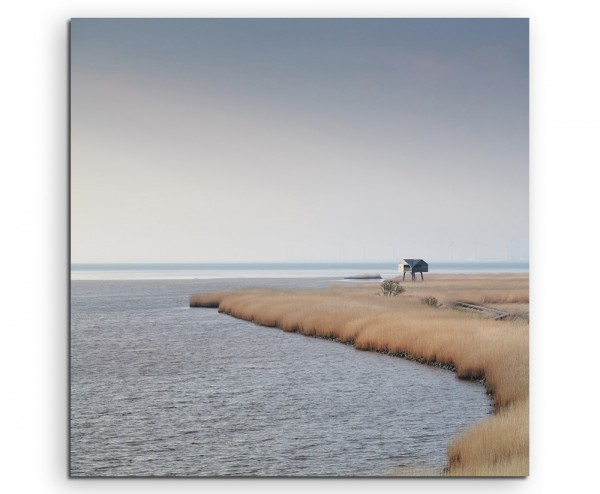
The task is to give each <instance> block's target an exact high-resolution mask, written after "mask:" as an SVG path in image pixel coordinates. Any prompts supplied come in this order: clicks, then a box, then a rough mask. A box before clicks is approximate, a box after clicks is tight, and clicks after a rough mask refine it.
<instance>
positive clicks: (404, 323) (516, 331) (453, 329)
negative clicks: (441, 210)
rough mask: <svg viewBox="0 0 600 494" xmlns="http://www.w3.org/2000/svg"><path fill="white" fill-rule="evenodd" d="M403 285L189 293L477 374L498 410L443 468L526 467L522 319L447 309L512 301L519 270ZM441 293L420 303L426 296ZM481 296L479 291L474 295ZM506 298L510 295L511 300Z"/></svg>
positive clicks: (518, 296) (518, 290)
mask: <svg viewBox="0 0 600 494" xmlns="http://www.w3.org/2000/svg"><path fill="white" fill-rule="evenodd" d="M403 286H404V287H405V288H406V291H405V293H402V294H399V295H398V296H396V297H386V296H383V295H381V291H380V284H379V283H374V284H366V285H360V286H356V287H334V288H329V289H326V290H310V291H283V290H243V291H238V292H230V293H213V294H203V295H193V296H192V297H190V305H192V306H196V307H216V306H218V308H219V311H220V312H224V313H227V314H230V315H232V316H234V317H238V318H241V319H245V320H248V321H253V322H255V323H257V324H260V325H263V326H273V327H278V328H281V329H283V330H285V331H294V332H299V333H302V334H305V335H309V336H317V337H323V338H333V339H337V340H339V341H342V342H346V343H352V344H353V345H354V346H355V347H356V348H357V349H361V350H371V351H378V352H385V353H389V354H394V355H399V356H403V357H406V358H410V359H414V360H418V361H420V362H424V363H430V364H436V365H442V366H446V367H448V368H451V369H454V370H456V372H457V375H458V377H459V378H462V379H484V380H485V383H486V386H487V389H488V391H489V393H490V395H491V396H492V398H493V400H494V405H495V410H496V414H495V415H494V416H493V417H492V418H491V419H489V420H486V421H484V422H482V423H480V424H477V425H475V426H474V427H473V428H471V429H470V430H469V431H467V433H466V434H464V435H463V436H461V437H459V438H456V439H455V440H454V441H453V442H452V444H451V445H450V447H449V452H448V454H449V462H448V474H449V475H483V476H495V475H509V476H525V475H528V396H529V334H528V333H529V326H528V323H527V321H526V320H523V319H514V320H509V321H493V320H487V319H484V318H483V317H482V316H480V315H474V314H470V313H466V312H464V311H458V310H454V309H453V308H452V307H451V305H450V302H452V301H453V300H461V301H468V302H470V303H477V302H479V303H483V301H486V302H485V303H486V304H488V305H493V304H494V303H502V304H504V305H503V307H504V309H503V310H506V306H507V304H510V303H514V304H515V305H518V306H519V307H522V305H523V300H525V299H526V300H528V278H527V275H521V276H506V275H504V276H502V275H498V276H490V275H480V276H471V277H464V276H463V277H448V276H438V277H433V276H430V277H429V279H428V280H427V282H425V283H423V282H408V283H404V284H403ZM428 297H429V298H435V299H437V300H438V301H442V302H441V303H439V302H438V303H437V304H431V305H427V304H423V303H422V300H423V299H424V298H428ZM481 297H483V298H481ZM511 301H514V302H511Z"/></svg>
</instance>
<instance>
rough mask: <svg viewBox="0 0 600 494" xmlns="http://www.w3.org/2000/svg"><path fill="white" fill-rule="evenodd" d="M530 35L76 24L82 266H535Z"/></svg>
mask: <svg viewBox="0 0 600 494" xmlns="http://www.w3.org/2000/svg"><path fill="white" fill-rule="evenodd" d="M528 52H529V47H528V21H527V19H487V20H483V19H479V20H477V19H472V20H460V19H438V20H432V19H429V20H426V19H423V20H419V19H412V20H408V19H407V20H402V19H362V20H361V19H306V20H299V19H294V20H277V19H273V20H260V19H257V20H251V19H237V20H236V19H233V20H208V19H204V20H200V19H185V20H184V19H182V20H176V19H171V20H164V19H163V20H158V19H155V20H125V19H123V20H110V19H106V20H100V19H76V20H73V21H72V22H71V256H72V261H73V262H136V261H137V262H210V261H278V262H280V261H318V260H321V261H328V260H331V261H353V260H356V261H396V260H398V259H401V258H403V257H422V258H425V259H428V260H463V259H474V258H495V259H506V258H507V257H509V256H514V257H524V256H528V250H529V243H528V235H529V233H528V230H529V220H528V202H529V196H528V189H529V183H528V176H529V169H528V154H529V145H528V119H529V114H528V107H529V101H528V97H529V95H528V92H529V77H528V65H529V56H528Z"/></svg>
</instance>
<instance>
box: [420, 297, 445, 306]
mask: <svg viewBox="0 0 600 494" xmlns="http://www.w3.org/2000/svg"><path fill="white" fill-rule="evenodd" d="M421 302H423V303H424V304H425V305H431V306H432V307H439V306H440V305H442V304H440V303H439V301H438V299H437V298H435V297H423V298H422V299H421Z"/></svg>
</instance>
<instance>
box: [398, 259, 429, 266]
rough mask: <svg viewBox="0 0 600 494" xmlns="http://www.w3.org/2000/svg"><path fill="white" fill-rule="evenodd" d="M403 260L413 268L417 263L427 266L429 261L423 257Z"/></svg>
mask: <svg viewBox="0 0 600 494" xmlns="http://www.w3.org/2000/svg"><path fill="white" fill-rule="evenodd" d="M402 262H403V263H405V264H408V265H409V266H410V267H411V268H414V267H415V266H417V265H419V264H420V265H422V266H427V263H426V262H425V261H424V260H423V259H402Z"/></svg>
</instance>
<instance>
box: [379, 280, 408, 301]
mask: <svg viewBox="0 0 600 494" xmlns="http://www.w3.org/2000/svg"><path fill="white" fill-rule="evenodd" d="M403 291H404V287H403V286H401V285H400V282H399V281H395V280H386V281H384V282H383V283H382V284H381V293H383V294H384V295H385V296H388V297H395V296H396V295H398V294H400V293H402V292H403Z"/></svg>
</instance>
